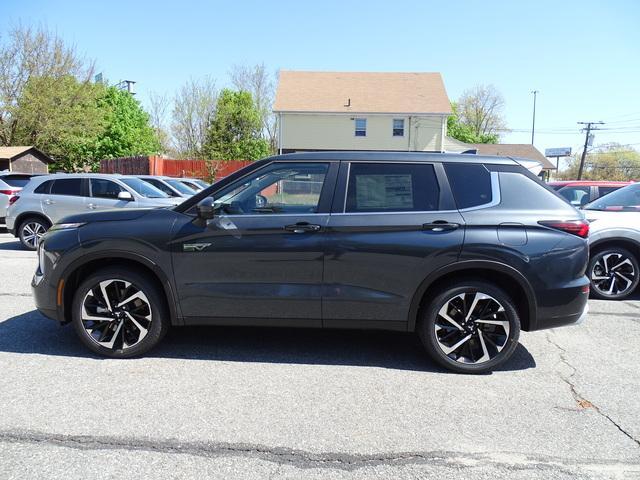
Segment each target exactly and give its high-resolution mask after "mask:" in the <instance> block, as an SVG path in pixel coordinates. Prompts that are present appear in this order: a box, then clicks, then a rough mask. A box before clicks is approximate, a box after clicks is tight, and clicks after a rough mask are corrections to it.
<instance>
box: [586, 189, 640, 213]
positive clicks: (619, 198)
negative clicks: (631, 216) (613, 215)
mask: <svg viewBox="0 0 640 480" xmlns="http://www.w3.org/2000/svg"><path fill="white" fill-rule="evenodd" d="M584 209H585V210H610V211H627V212H638V211H640V183H634V184H632V185H629V186H627V187H624V188H621V189H619V190H616V191H615V192H611V193H610V194H608V195H605V196H604V197H600V198H598V199H597V200H595V201H593V202H591V203H590V204H588V205H586V206H585V207H584Z"/></svg>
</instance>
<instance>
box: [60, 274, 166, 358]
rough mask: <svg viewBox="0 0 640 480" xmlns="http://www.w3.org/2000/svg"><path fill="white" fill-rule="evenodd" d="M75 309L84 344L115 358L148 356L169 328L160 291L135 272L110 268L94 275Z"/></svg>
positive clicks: (85, 283) (78, 294)
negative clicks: (145, 354) (147, 353)
mask: <svg viewBox="0 0 640 480" xmlns="http://www.w3.org/2000/svg"><path fill="white" fill-rule="evenodd" d="M72 308H73V324H74V327H75V329H76V333H77V334H78V336H79V337H80V340H81V341H82V343H84V344H85V345H86V346H87V347H88V348H89V349H90V350H92V351H94V352H96V353H98V354H100V355H104V356H107V357H112V358H129V357H134V356H138V355H142V354H144V353H146V352H148V351H149V350H151V349H152V348H153V347H154V346H156V345H157V344H158V343H159V342H160V340H161V339H162V337H163V336H164V334H165V333H166V331H167V329H168V327H169V318H168V312H167V307H166V302H165V301H164V298H163V296H162V293H161V291H160V289H159V288H158V287H157V286H156V284H155V283H154V282H153V281H151V280H150V279H149V278H148V277H147V276H146V275H144V274H141V273H140V272H138V271H136V270H133V269H127V268H118V269H112V268H108V269H104V270H101V271H99V272H97V273H95V274H93V275H91V276H90V277H88V278H87V279H85V280H84V281H83V282H82V284H81V285H80V287H79V288H78V289H77V291H76V294H75V296H74V301H73V307H72Z"/></svg>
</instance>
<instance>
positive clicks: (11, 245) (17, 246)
mask: <svg viewBox="0 0 640 480" xmlns="http://www.w3.org/2000/svg"><path fill="white" fill-rule="evenodd" d="M1 250H16V251H17V250H20V251H22V252H27V251H28V250H26V249H25V248H24V247H23V246H22V244H21V243H20V240H16V241H15V242H2V243H0V251H1Z"/></svg>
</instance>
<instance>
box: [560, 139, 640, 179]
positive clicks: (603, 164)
mask: <svg viewBox="0 0 640 480" xmlns="http://www.w3.org/2000/svg"><path fill="white" fill-rule="evenodd" d="M580 156H581V153H576V154H575V155H574V156H573V157H571V159H570V160H569V163H568V165H567V167H566V168H565V169H563V170H562V171H561V172H560V173H559V174H558V177H559V178H560V179H562V180H574V179H576V178H577V177H578V170H579V168H580ZM639 177H640V152H638V151H637V150H634V149H633V148H631V147H629V146H625V145H620V144H618V143H611V144H608V145H601V146H599V147H597V148H596V149H594V150H593V151H591V152H588V153H587V157H586V158H585V162H584V171H583V172H582V179H583V180H635V179H637V178H639Z"/></svg>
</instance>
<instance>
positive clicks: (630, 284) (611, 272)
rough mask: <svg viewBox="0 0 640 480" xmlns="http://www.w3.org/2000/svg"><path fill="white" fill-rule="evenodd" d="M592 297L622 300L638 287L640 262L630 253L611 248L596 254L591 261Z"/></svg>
mask: <svg viewBox="0 0 640 480" xmlns="http://www.w3.org/2000/svg"><path fill="white" fill-rule="evenodd" d="M588 271H589V279H590V280H591V296H592V297H594V298H600V299H604V300H621V299H623V298H626V297H628V296H629V295H631V294H632V293H633V291H634V290H635V289H636V287H637V286H638V280H640V276H638V260H637V259H636V256H635V255H634V254H633V253H631V252H630V251H628V250H626V249H624V248H621V247H610V248H606V249H605V250H601V251H599V252H597V253H595V254H594V255H593V256H592V257H591V259H590V260H589V270H588Z"/></svg>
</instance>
